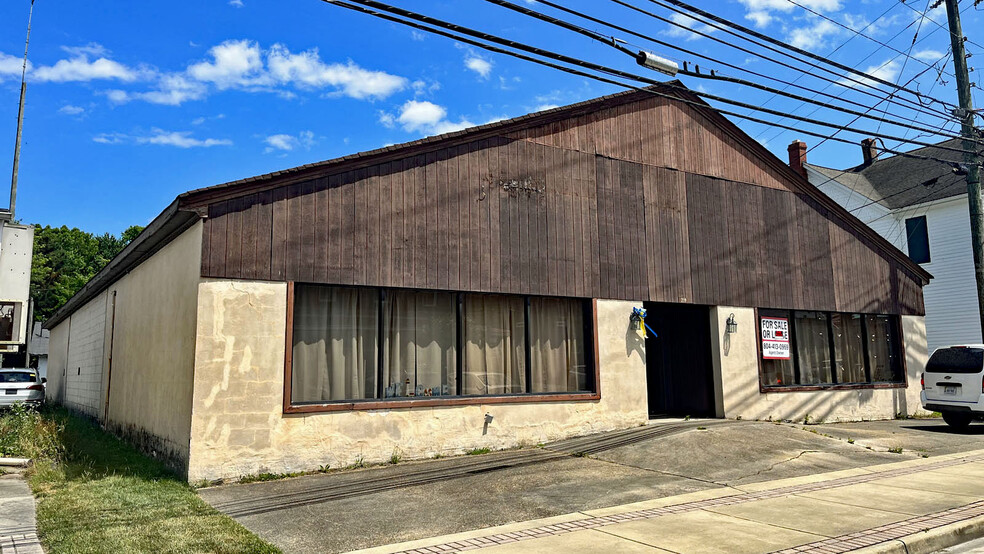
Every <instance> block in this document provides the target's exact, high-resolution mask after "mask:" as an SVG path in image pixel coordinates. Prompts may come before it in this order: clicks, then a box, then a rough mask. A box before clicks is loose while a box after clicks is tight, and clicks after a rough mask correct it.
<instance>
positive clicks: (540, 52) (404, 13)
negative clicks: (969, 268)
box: [350, 0, 963, 152]
mask: <svg viewBox="0 0 984 554" xmlns="http://www.w3.org/2000/svg"><path fill="white" fill-rule="evenodd" d="M350 1H351V2H352V3H355V4H359V5H363V6H368V7H371V8H375V9H380V10H383V11H386V12H389V13H392V14H396V15H399V16H400V17H405V18H409V19H413V20H416V21H420V22H422V23H425V24H428V25H434V26H438V27H443V28H445V29H448V30H450V31H453V32H457V33H464V34H466V35H468V36H471V37H474V38H477V39H480V40H485V41H489V42H494V43H497V44H500V45H502V46H507V47H509V48H514V49H518V50H523V51H525V52H528V53H531V54H534V55H537V56H541V57H545V58H549V59H552V60H555V61H559V62H562V63H566V64H570V65H575V66H579V67H583V68H585V69H589V70H592V71H597V72H601V73H606V74H609V75H612V76H616V77H620V78H624V79H631V80H634V81H638V82H642V83H646V84H649V85H661V86H665V87H669V88H682V89H683V90H686V91H687V92H689V93H691V94H695V95H697V96H700V97H702V98H706V99H709V100H714V101H717V102H721V103H724V104H730V105H732V106H737V107H741V108H750V109H755V110H757V111H760V112H762V113H767V114H770V115H777V116H783V115H784V112H781V111H778V110H773V109H771V108H766V107H764V106H756V105H754V104H749V103H747V102H742V101H739V100H734V99H731V98H726V97H723V96H718V95H715V94H710V93H707V92H701V91H694V90H691V89H688V88H686V87H681V86H679V85H675V84H673V83H665V82H662V81H659V80H656V79H652V78H649V77H645V76H642V75H638V74H635V73H631V72H627V71H622V70H618V69H614V68H611V67H608V66H604V65H600V64H596V63H593V62H589V61H586V60H582V59H580V58H575V57H571V56H567V55H565V54H560V53H557V52H553V51H551V50H547V49H543V48H538V47H533V46H530V45H527V44H525V43H522V42H518V41H514V40H511V39H505V38H502V37H499V36H496V35H492V34H489V33H485V32H482V31H477V30H475V29H471V28H469V27H465V26H463V25H458V24H455V23H450V22H447V21H444V20H442V19H438V18H434V17H430V16H427V15H423V14H420V13H417V12H414V11H411V10H406V9H403V8H399V7H396V6H392V5H389V4H385V3H383V2H378V1H376V0H350ZM490 1H493V2H499V1H501V0H490ZM788 117H790V118H792V119H796V120H799V121H802V122H803V123H809V124H812V125H818V126H823V127H830V128H834V129H838V130H844V131H850V132H854V133H859V134H867V135H872V136H876V137H880V138H887V139H892V140H897V139H898V137H896V136H893V135H888V134H883V133H879V132H875V133H872V132H871V131H868V130H863V129H855V128H852V127H847V126H844V125H840V124H837V123H830V122H827V121H822V120H818V119H812V118H804V117H801V116H794V115H788ZM908 142H910V143H911V144H918V145H922V146H935V145H934V144H933V143H929V142H921V141H908ZM944 149H948V148H944ZM952 150H953V151H954V152H963V150H962V149H961V150H958V149H955V148H954V149H952Z"/></svg>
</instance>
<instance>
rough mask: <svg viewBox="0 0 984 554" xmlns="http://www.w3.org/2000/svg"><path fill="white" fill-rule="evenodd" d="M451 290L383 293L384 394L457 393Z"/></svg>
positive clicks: (455, 339) (454, 325)
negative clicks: (444, 291)
mask: <svg viewBox="0 0 984 554" xmlns="http://www.w3.org/2000/svg"><path fill="white" fill-rule="evenodd" d="M456 304H457V303H456V298H455V295H453V294H448V293H433V292H414V291H387V293H386V302H385V304H384V306H383V312H384V314H383V389H384V393H383V396H386V397H391V396H443V395H453V394H457V382H456V375H455V368H456V367H457V340H458V339H457V305H456Z"/></svg>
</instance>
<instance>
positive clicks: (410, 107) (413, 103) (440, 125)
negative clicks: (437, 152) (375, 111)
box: [380, 100, 475, 135]
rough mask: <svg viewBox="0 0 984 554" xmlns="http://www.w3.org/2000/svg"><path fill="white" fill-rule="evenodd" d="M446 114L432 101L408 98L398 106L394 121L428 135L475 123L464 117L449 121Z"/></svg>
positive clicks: (454, 129) (406, 129) (408, 129)
mask: <svg viewBox="0 0 984 554" xmlns="http://www.w3.org/2000/svg"><path fill="white" fill-rule="evenodd" d="M447 115H448V111H447V110H446V109H444V107H442V106H438V105H437V104H434V103H433V102H427V101H417V100H408V101H407V102H406V103H405V104H403V106H401V107H400V115H399V116H398V117H396V118H395V122H397V123H399V124H400V126H401V127H403V130H404V131H407V132H409V133H422V134H428V135H440V134H443V133H450V132H452V131H459V130H461V129H464V128H466V127H473V126H474V125H475V124H474V123H472V122H471V121H468V120H467V119H465V118H461V120H460V121H457V122H454V121H449V120H448V119H447ZM390 117H392V116H390ZM380 119H381V120H382V119H383V118H380ZM384 124H385V123H384Z"/></svg>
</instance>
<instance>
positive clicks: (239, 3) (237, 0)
mask: <svg viewBox="0 0 984 554" xmlns="http://www.w3.org/2000/svg"><path fill="white" fill-rule="evenodd" d="M229 5H230V6H235V7H237V8H241V7H243V6H244V5H245V4H243V0H229Z"/></svg>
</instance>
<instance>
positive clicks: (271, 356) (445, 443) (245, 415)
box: [188, 280, 647, 481]
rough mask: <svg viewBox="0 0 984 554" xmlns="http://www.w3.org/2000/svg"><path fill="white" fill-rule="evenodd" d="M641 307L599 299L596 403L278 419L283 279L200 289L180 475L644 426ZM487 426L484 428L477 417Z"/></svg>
mask: <svg viewBox="0 0 984 554" xmlns="http://www.w3.org/2000/svg"><path fill="white" fill-rule="evenodd" d="M640 305H641V304H640V303H632V302H616V301H604V300H601V301H598V342H599V347H600V348H599V352H598V353H599V360H600V364H599V367H600V373H601V383H600V384H601V391H602V398H601V400H598V401H578V402H539V403H528V404H525V403H524V404H489V405H485V404H476V405H470V406H447V407H431V408H413V409H380V410H366V411H352V412H329V413H314V414H298V415H284V414H283V390H284V353H285V344H286V324H287V309H286V308H287V286H286V284H283V283H264V282H255V281H252V282H250V281H223V280H204V281H203V282H202V283H201V284H200V285H199V312H198V350H197V354H196V362H195V363H196V373H195V393H194V408H193V413H192V432H191V435H192V441H191V458H190V460H189V475H188V477H189V479H190V480H192V481H197V480H200V479H218V478H237V477H239V476H241V475H246V474H253V473H258V472H275V473H278V472H291V471H304V470H313V469H317V468H319V467H321V466H324V465H328V466H331V467H340V466H346V465H349V464H353V463H356V462H357V461H359V460H363V461H365V462H367V463H372V462H383V461H386V460H388V459H389V458H390V457H391V455H392V454H393V453H397V454H398V455H400V456H401V457H403V458H407V459H409V458H424V457H432V456H435V455H437V454H441V455H453V454H462V453H464V452H466V451H468V450H471V449H475V448H483V447H488V448H496V449H498V448H510V447H514V446H519V445H524V444H525V445H535V444H537V443H541V442H545V441H550V440H556V439H560V438H564V437H570V436H575V435H583V434H588V433H594V432H599V431H606V430H611V429H618V428H625V427H631V426H635V425H640V424H642V423H645V421H646V419H647V412H646V389H645V387H644V386H640V383H645V380H646V363H645V350H644V341H643V339H642V336H641V335H640V334H639V331H638V330H637V329H633V328H631V327H630V323H629V315H630V314H631V312H632V308H633V307H634V306H640ZM486 413H488V414H491V415H492V416H493V422H492V424H491V425H488V427H487V428H486V427H485V414H486Z"/></svg>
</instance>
